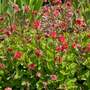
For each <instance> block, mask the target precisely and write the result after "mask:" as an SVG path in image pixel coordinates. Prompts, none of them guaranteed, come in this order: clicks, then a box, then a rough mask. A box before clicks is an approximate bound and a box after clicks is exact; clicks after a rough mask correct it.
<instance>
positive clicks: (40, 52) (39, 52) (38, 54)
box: [35, 48, 43, 57]
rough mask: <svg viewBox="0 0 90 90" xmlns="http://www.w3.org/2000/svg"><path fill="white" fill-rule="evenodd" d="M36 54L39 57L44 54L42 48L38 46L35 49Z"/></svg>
mask: <svg viewBox="0 0 90 90" xmlns="http://www.w3.org/2000/svg"><path fill="white" fill-rule="evenodd" d="M35 55H36V56H37V57H41V56H42V55H43V53H42V51H41V50H40V49H38V48H37V49H35Z"/></svg>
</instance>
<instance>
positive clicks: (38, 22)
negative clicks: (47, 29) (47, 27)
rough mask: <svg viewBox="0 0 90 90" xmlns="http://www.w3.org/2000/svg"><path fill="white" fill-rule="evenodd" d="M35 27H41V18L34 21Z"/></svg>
mask: <svg viewBox="0 0 90 90" xmlns="http://www.w3.org/2000/svg"><path fill="white" fill-rule="evenodd" d="M33 25H34V28H35V29H40V28H41V21H39V20H36V21H34V24H33Z"/></svg>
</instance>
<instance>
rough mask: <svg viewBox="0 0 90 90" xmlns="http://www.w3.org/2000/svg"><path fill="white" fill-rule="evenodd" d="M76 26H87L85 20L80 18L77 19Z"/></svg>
mask: <svg viewBox="0 0 90 90" xmlns="http://www.w3.org/2000/svg"><path fill="white" fill-rule="evenodd" d="M75 24H76V25H77V26H80V27H85V26H86V24H85V22H84V20H83V19H80V18H77V19H76V20H75Z"/></svg>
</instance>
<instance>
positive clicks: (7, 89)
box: [4, 87, 12, 90]
mask: <svg viewBox="0 0 90 90" xmlns="http://www.w3.org/2000/svg"><path fill="white" fill-rule="evenodd" d="M4 90H12V88H11V87H6V88H5V89H4Z"/></svg>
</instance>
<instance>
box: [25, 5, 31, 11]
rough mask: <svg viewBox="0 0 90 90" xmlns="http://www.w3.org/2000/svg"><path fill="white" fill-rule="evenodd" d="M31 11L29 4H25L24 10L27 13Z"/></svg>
mask: <svg viewBox="0 0 90 90" xmlns="http://www.w3.org/2000/svg"><path fill="white" fill-rule="evenodd" d="M29 11H30V8H29V6H28V5H25V6H24V12H25V13H29Z"/></svg>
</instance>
